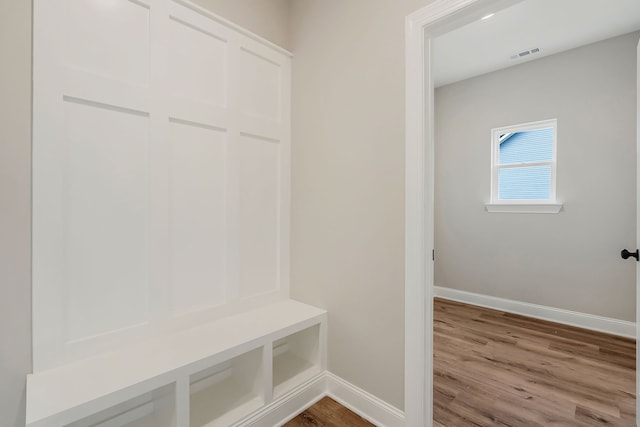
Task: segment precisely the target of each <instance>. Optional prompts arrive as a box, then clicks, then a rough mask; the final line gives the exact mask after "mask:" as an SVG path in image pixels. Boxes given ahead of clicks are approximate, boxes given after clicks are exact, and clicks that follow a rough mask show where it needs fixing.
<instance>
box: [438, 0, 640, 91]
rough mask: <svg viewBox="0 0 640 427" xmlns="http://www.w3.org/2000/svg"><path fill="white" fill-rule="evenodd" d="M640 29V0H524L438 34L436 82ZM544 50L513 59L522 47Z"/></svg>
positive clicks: (516, 62)
mask: <svg viewBox="0 0 640 427" xmlns="http://www.w3.org/2000/svg"><path fill="white" fill-rule="evenodd" d="M638 29H640V0H524V1H522V2H520V3H517V4H515V5H513V6H511V7H508V8H506V9H503V10H500V11H496V13H495V15H494V16H492V17H491V18H489V19H485V20H476V21H474V22H472V23H470V24H467V25H465V26H463V27H460V28H458V29H455V30H453V31H450V32H448V33H445V34H443V35H441V36H439V37H437V38H435V39H434V40H433V44H432V46H433V53H432V59H433V61H432V67H433V72H434V84H435V86H436V87H439V86H443V85H446V84H450V83H454V82H457V81H460V80H464V79H468V78H470V77H474V76H477V75H480V74H485V73H488V72H491V71H495V70H499V69H502V68H507V67H511V66H514V65H518V64H522V63H524V62H527V61H533V60H535V59H539V58H543V57H545V56H549V55H553V54H554V53H558V52H562V51H565V50H569V49H573V48H575V47H578V46H583V45H586V44H590V43H594V42H596V41H599V40H604V39H608V38H611V37H615V36H619V35H622V34H627V33H630V32H632V31H635V30H638ZM532 48H539V49H540V53H537V54H534V55H528V56H526V57H524V58H519V59H515V60H514V59H510V57H511V56H512V55H513V54H515V53H517V52H521V51H523V50H529V49H532Z"/></svg>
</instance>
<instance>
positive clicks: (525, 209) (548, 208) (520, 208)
mask: <svg viewBox="0 0 640 427" xmlns="http://www.w3.org/2000/svg"><path fill="white" fill-rule="evenodd" d="M484 208H485V210H486V211H487V212H489V213H551V214H554V213H559V212H560V211H561V210H562V204H561V203H535V204H532V203H487V204H486V205H484Z"/></svg>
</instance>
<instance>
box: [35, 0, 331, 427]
mask: <svg viewBox="0 0 640 427" xmlns="http://www.w3.org/2000/svg"><path fill="white" fill-rule="evenodd" d="M290 98H291V54H290V53H289V52H287V51H285V50H284V49H282V48H280V47H278V46H275V45H273V44H271V43H269V42H267V41H265V40H264V39H261V38H260V37H258V36H256V35H254V34H252V33H250V32H248V31H246V30H244V29H242V28H240V27H238V26H236V25H234V24H232V23H230V22H228V21H225V20H224V19H222V18H220V17H218V16H216V15H213V14H212V13H210V12H209V11H207V10H205V9H203V8H201V7H199V6H196V5H194V4H192V3H190V2H188V1H185V0H35V1H34V68H33V374H31V375H29V376H28V378H27V426H28V427H45V426H55V427H57V426H71V427H88V426H100V427H114V426H132V427H165V426H167V427H168V426H171V427H204V426H208V427H218V426H219V427H222V426H235V425H253V426H272V425H274V424H277V423H279V422H281V421H282V419H278V418H277V417H276V416H274V415H273V414H274V412H273V410H272V409H273V408H274V407H278V406H279V405H280V406H282V405H283V404H284V403H283V402H287V401H290V400H291V396H292V395H294V394H295V393H296V390H300V389H301V388H302V387H305V384H309V383H313V381H315V380H317V379H318V378H321V377H322V375H325V371H326V329H327V313H326V312H325V311H324V310H322V309H319V308H316V307H311V306H309V305H306V304H303V303H300V302H297V301H294V300H292V299H290V293H289V229H290V215H289V212H290V143H291V141H290V133H291V130H290V116H291V107H290V105H291V99H290ZM289 409H290V410H294V409H302V408H289ZM288 415H290V414H288Z"/></svg>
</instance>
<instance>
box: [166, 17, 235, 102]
mask: <svg viewBox="0 0 640 427" xmlns="http://www.w3.org/2000/svg"><path fill="white" fill-rule="evenodd" d="M169 27H170V29H171V31H170V36H169V66H170V82H171V83H170V84H171V89H170V90H171V91H172V93H173V94H174V95H178V96H184V97H186V98H189V99H193V100H201V101H203V102H207V103H211V104H215V105H219V106H226V104H227V101H226V99H227V54H226V53H227V41H226V40H225V39H224V38H222V37H221V36H218V35H216V34H214V33H212V32H209V31H207V30H205V29H202V28H199V27H196V26H194V25H189V24H188V23H186V22H183V21H181V20H179V18H172V19H171V20H170V21H169Z"/></svg>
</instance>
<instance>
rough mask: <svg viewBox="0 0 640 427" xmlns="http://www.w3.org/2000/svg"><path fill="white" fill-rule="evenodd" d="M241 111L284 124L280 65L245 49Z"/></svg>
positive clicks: (242, 67) (242, 59) (242, 50)
mask: <svg viewBox="0 0 640 427" xmlns="http://www.w3.org/2000/svg"><path fill="white" fill-rule="evenodd" d="M239 61H240V64H239V67H238V72H239V80H240V86H239V89H240V99H239V100H240V108H241V109H242V111H243V112H245V113H248V114H251V115H254V116H256V117H261V118H265V119H269V120H273V121H275V122H279V121H280V111H281V105H280V104H281V99H282V95H281V93H282V89H281V71H280V65H279V64H277V63H275V62H273V61H271V60H270V59H268V58H265V57H264V56H262V55H260V54H259V53H256V52H253V51H252V50H249V49H247V48H242V49H241V51H240V56H239Z"/></svg>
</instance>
